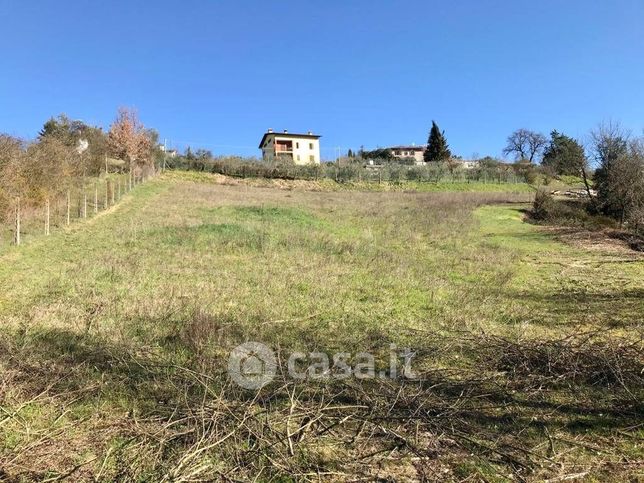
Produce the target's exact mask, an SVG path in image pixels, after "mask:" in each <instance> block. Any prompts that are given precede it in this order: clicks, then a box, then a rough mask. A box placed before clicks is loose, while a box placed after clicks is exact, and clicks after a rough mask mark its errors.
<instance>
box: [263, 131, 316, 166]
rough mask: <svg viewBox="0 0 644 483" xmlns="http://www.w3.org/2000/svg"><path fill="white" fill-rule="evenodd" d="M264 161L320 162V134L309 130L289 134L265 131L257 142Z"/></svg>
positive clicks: (286, 132)
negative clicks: (305, 132) (303, 132)
mask: <svg viewBox="0 0 644 483" xmlns="http://www.w3.org/2000/svg"><path fill="white" fill-rule="evenodd" d="M259 149H261V150H262V159H264V161H277V160H285V161H286V160H288V161H293V162H294V163H295V164H311V163H315V164H319V163H320V136H318V135H316V134H313V133H312V132H311V131H309V132H308V133H307V134H290V133H289V132H288V131H286V130H285V131H284V132H282V133H276V132H273V130H272V129H269V130H268V131H266V133H265V134H264V136H263V137H262V141H261V142H260V143H259Z"/></svg>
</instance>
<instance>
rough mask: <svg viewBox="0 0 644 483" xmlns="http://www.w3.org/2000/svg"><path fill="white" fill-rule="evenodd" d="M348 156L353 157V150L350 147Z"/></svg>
mask: <svg viewBox="0 0 644 483" xmlns="http://www.w3.org/2000/svg"><path fill="white" fill-rule="evenodd" d="M347 157H348V158H353V151H351V149H349V152H348V153H347Z"/></svg>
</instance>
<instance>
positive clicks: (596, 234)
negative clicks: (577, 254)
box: [542, 226, 644, 259]
mask: <svg viewBox="0 0 644 483" xmlns="http://www.w3.org/2000/svg"><path fill="white" fill-rule="evenodd" d="M542 229H544V230H546V231H548V232H550V233H553V234H554V235H555V236H556V237H557V238H558V239H559V240H561V241H563V242H564V243H567V244H568V245H572V246H574V247H578V248H583V249H586V250H591V251H601V252H607V253H611V254H615V255H625V256H629V257H632V258H636V259H639V258H641V259H644V241H642V239H641V237H637V236H635V235H632V234H630V233H628V232H625V231H622V230H615V229H612V228H605V229H602V230H589V229H586V228H579V227H555V226H544V227H542Z"/></svg>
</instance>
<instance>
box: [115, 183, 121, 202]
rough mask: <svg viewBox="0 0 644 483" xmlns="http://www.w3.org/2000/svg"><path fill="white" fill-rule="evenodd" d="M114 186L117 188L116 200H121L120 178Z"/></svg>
mask: <svg viewBox="0 0 644 483" xmlns="http://www.w3.org/2000/svg"><path fill="white" fill-rule="evenodd" d="M116 184H117V186H118V199H119V200H120V199H121V178H119V179H118V181H117V182H116Z"/></svg>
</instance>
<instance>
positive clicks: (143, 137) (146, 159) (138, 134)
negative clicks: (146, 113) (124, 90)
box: [107, 107, 153, 169]
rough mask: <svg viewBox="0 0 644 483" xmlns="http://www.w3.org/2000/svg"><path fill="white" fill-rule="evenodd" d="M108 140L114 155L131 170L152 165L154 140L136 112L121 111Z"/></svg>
mask: <svg viewBox="0 0 644 483" xmlns="http://www.w3.org/2000/svg"><path fill="white" fill-rule="evenodd" d="M107 140H108V145H109V148H110V151H111V153H112V155H113V156H114V157H116V158H119V159H123V160H124V161H125V162H126V163H127V165H128V166H129V168H130V169H134V168H137V167H138V168H144V167H150V166H151V165H152V162H153V160H152V139H151V138H150V133H149V131H147V130H146V129H145V127H144V126H143V124H142V123H141V122H140V121H139V118H138V116H137V114H136V112H135V111H133V110H131V109H127V108H123V107H122V108H120V109H119V111H118V115H117V117H116V120H115V121H114V123H113V124H112V125H111V126H110V131H109V133H108V136H107Z"/></svg>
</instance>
